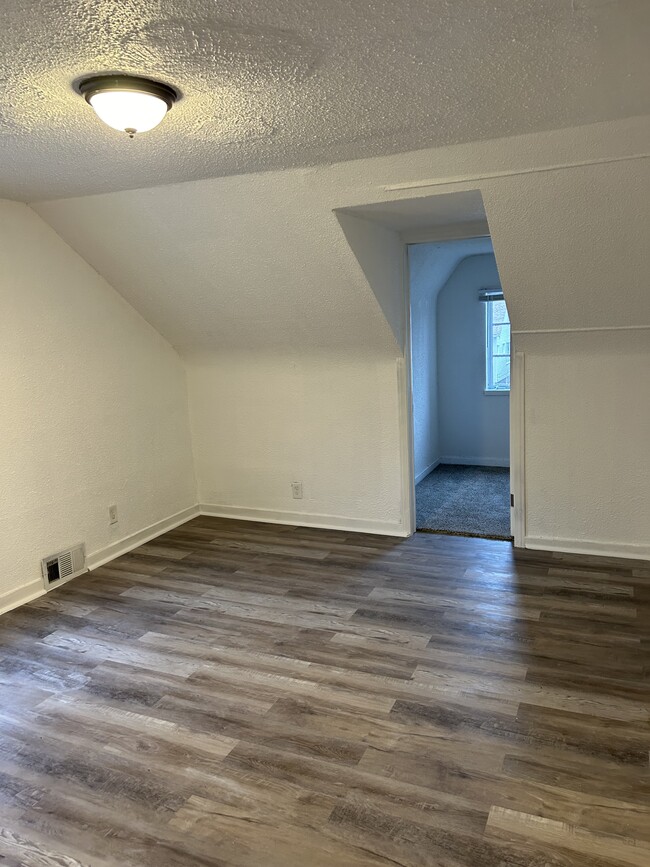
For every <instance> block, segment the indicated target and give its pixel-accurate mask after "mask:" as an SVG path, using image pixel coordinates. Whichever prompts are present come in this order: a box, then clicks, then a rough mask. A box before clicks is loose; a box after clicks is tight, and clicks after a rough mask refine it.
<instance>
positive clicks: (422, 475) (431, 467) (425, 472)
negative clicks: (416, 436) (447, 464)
mask: <svg viewBox="0 0 650 867" xmlns="http://www.w3.org/2000/svg"><path fill="white" fill-rule="evenodd" d="M439 464H440V461H434V462H433V463H432V464H429V466H428V467H426V468H425V469H423V470H422V472H421V473H418V474H417V476H416V477H415V484H416V485H418V484H419V483H420V482H421V481H422V479H426V477H427V476H428V475H429V473H432V472H433V471H434V470H435V468H436V467H437V466H438V465H439Z"/></svg>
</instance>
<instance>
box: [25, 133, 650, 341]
mask: <svg viewBox="0 0 650 867" xmlns="http://www.w3.org/2000/svg"><path fill="white" fill-rule="evenodd" d="M648 128H649V125H648V120H647V119H646V120H645V121H643V122H641V121H635V122H634V123H630V122H625V124H623V125H621V124H618V125H613V126H610V125H605V126H604V127H603V128H600V129H597V128H590V129H589V130H585V129H584V128H583V129H579V130H574V131H564V132H562V133H561V134H560V133H554V134H552V135H550V136H549V137H547V138H541V139H539V138H538V137H522V138H521V139H513V140H506V141H503V140H502V141H499V142H493V143H484V144H483V145H481V146H480V147H477V148H474V149H473V150H472V151H471V153H468V152H466V151H465V150H464V149H463V148H460V149H457V148H452V149H448V150H441V151H429V152H418V153H417V154H404V155H400V156H395V157H388V158H379V159H376V160H365V161H360V162H356V163H346V164H341V165H339V166H332V167H323V168H321V169H317V170H316V169H311V170H305V169H294V170H287V171H283V172H269V173H264V174H258V175H244V176H238V177H230V178H217V179H212V180H208V181H197V182H191V183H187V184H180V185H173V186H166V187H157V188H152V189H148V190H140V191H126V192H118V193H110V194H105V195H100V196H91V197H83V198H77V199H64V200H60V201H53V202H42V203H39V204H37V205H35V206H34V207H35V209H36V210H37V212H38V213H39V214H41V215H42V216H43V217H44V218H45V219H46V220H47V221H48V222H49V223H50V224H51V225H52V226H53V227H54V228H55V230H56V231H57V232H59V234H60V235H61V236H62V237H63V238H64V239H65V240H67V241H68V242H69V243H70V244H71V246H73V247H74V248H75V249H76V250H77V251H78V252H80V253H81V255H82V256H83V257H84V258H85V259H86V260H87V261H88V262H89V263H90V264H91V265H93V267H95V268H96V269H97V270H98V271H99V272H100V273H101V274H102V275H103V276H104V277H105V278H106V279H107V280H108V282H109V283H111V285H112V286H114V287H115V289H117V291H119V292H120V293H121V294H122V295H124V297H125V298H126V299H127V300H128V301H130V302H131V303H132V304H133V306H134V307H135V308H136V309H137V310H139V311H140V312H141V313H142V315H143V316H144V317H145V318H146V319H147V320H148V321H149V322H151V324H152V325H153V326H154V327H155V328H157V329H158V330H159V331H160V333H161V334H163V336H165V337H166V338H167V339H168V340H169V341H170V342H171V343H172V344H173V345H174V346H176V347H177V348H178V349H179V350H180V351H181V352H182V353H185V354H190V353H199V352H205V351H207V352H211V351H222V352H227V351H231V350H233V351H234V350H263V351H266V350H269V351H288V352H291V351H296V352H305V351H312V350H314V351H316V350H319V349H327V350H335V351H338V350H343V349H350V350H357V351H364V352H372V351H377V352H381V353H389V354H391V355H393V356H395V355H396V354H399V351H400V347H401V345H402V341H401V339H400V335H401V329H402V324H401V322H400V321H399V319H398V318H396V317H398V316H399V311H400V309H402V308H400V304H401V303H402V302H403V299H402V296H401V294H400V293H401V287H400V284H399V281H398V279H397V278H396V277H395V274H396V273H397V272H396V271H393V270H392V271H391V273H393V276H392V277H391V278H390V280H389V281H387V282H385V283H383V284H382V289H381V291H378V283H377V280H378V275H379V274H380V268H378V263H379V264H380V259H379V258H377V257H379V255H380V253H379V252H377V251H382V252H381V255H383V253H384V252H385V251H386V250H387V249H388V246H390V249H391V250H392V252H391V257H392V258H391V259H390V261H388V262H387V265H386V267H387V268H390V269H394V266H395V265H396V261H395V257H396V256H398V255H399V252H398V251H399V244H397V240H398V238H397V232H396V231H395V230H393V229H391V228H389V227H387V226H386V225H383V224H381V225H373V224H372V223H371V222H370V221H369V220H367V219H364V220H363V221H361V220H360V221H359V222H363V223H364V225H363V232H362V235H363V238H364V239H365V240H364V241H363V245H364V250H365V251H366V253H368V252H369V251H370V255H371V259H370V260H368V258H367V256H366V255H365V254H364V255H361V256H360V255H358V254H359V247H358V243H356V242H354V241H353V242H352V244H353V246H352V247H351V246H350V240H351V239H350V238H348V237H346V233H345V232H344V231H343V229H342V226H341V224H340V223H339V220H338V219H337V212H338V211H339V210H340V209H344V210H346V209H349V208H351V207H354V206H355V205H357V204H360V203H362V202H364V201H366V202H376V201H377V197H378V196H379V194H380V192H381V184H382V182H383V183H385V182H386V181H392V180H409V179H414V180H415V179H417V178H418V177H427V176H428V177H430V176H431V172H432V168H431V167H432V166H436V167H437V170H438V171H440V172H441V174H443V176H444V175H446V174H448V173H450V172H451V170H452V168H455V171H456V173H458V172H459V171H460V170H461V167H464V169H465V171H466V172H467V173H468V174H471V173H472V172H473V173H474V175H475V176H478V175H480V174H481V172H483V173H485V168H486V167H492V166H494V165H499V162H498V161H501V162H506V164H507V163H509V164H510V165H511V166H512V167H513V170H514V173H513V174H509V175H506V176H503V177H494V178H492V177H487V178H486V179H483V180H480V181H479V182H478V183H479V184H480V193H481V195H482V199H483V201H484V203H485V213H486V215H487V219H488V222H489V228H490V232H491V238H492V242H493V246H494V252H495V255H496V260H497V265H498V268H499V273H500V275H501V280H502V285H503V288H504V292H505V294H506V297H507V299H508V306H509V310H510V315H511V320H512V323H513V328H514V329H515V330H540V329H542V330H543V329H558V328H584V327H587V328H598V327H612V326H617V327H628V326H638V325H640V324H646V325H650V293H649V292H648V281H649V280H650V246H649V245H648V244H647V237H646V234H647V225H648V223H649V222H650V200H649V199H648V196H647V193H646V191H647V189H648V187H649V186H650V159H648V158H647V157H644V156H643V154H639V155H638V156H635V157H634V158H629V154H628V155H626V154H625V151H626V149H628V148H630V147H632V146H633V145H634V144H635V141H636V142H637V143H638V144H641V143H643V142H644V141H647V134H648ZM585 142H586V144H583V143H585ZM587 152H590V153H591V155H592V157H593V158H594V159H596V160H598V161H596V162H593V163H589V164H585V165H577V166H574V167H569V168H566V169H557V170H556V169H553V170H546V169H544V168H543V167H544V165H545V164H551V165H553V164H558V162H561V161H562V159H566V156H564V155H568V156H573V159H576V157H577V156H578V155H579V154H580V153H582V154H585V153H587ZM617 152H619V153H620V156H616V154H617ZM599 154H600V155H599ZM605 154H609V156H607V160H606V161H605V156H604V155H605ZM526 163H528V165H533V166H534V165H537V166H541V167H542V170H539V171H538V170H536V169H535V168H531V169H530V170H525V169H522V168H521V166H522V165H526ZM456 186H458V184H456ZM464 186H465V187H466V188H467V187H468V186H469V182H468V183H466V184H465V185H464ZM471 187H474V182H472V184H471ZM471 187H470V188H471ZM425 192H426V193H427V195H426V196H422V197H420V198H421V201H419V203H418V206H417V215H418V220H419V219H421V216H422V213H423V211H424V206H423V204H422V202H423V201H426V200H429V202H430V203H431V210H432V213H435V214H436V215H437V217H439V218H440V219H442V217H441V216H440V213H441V205H440V201H439V200H440V194H441V193H443V194H444V195H443V196H442V198H444V199H445V200H446V201H447V202H449V203H451V202H453V201H454V198H455V194H454V195H452V194H451V193H450V191H449V188H448V187H444V186H443V187H442V188H441V190H433V191H431V190H430V189H429V188H427V189H426V190H425ZM465 192H467V189H464V190H459V193H465ZM383 195H384V197H385V199H386V200H388V197H389V196H392V197H395V195H396V194H395V193H390V192H384V193H383ZM403 198H407V196H406V195H405V196H403ZM408 198H413V193H412V192H411V193H410V194H409V195H408ZM450 207H451V206H450ZM454 207H455V209H456V212H457V210H458V209H457V207H456V206H454ZM452 210H453V208H452ZM385 215H386V211H385V210H382V222H385ZM398 218H399V221H400V224H401V222H402V221H403V220H404V208H403V207H402V208H400V209H398ZM349 219H352V220H359V218H358V217H351V216H350V217H349ZM357 228H358V227H357ZM387 233H388V234H387ZM348 234H349V233H348ZM386 239H389V240H390V244H387V242H386ZM393 242H395V243H393ZM372 250H374V251H375V253H374V254H373V253H372ZM373 255H374V257H375V258H374V259H372V256H373ZM397 268H399V263H397ZM391 293H392V294H391ZM389 323H390V324H389Z"/></svg>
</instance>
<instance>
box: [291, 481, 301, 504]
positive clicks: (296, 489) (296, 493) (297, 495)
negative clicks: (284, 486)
mask: <svg viewBox="0 0 650 867" xmlns="http://www.w3.org/2000/svg"><path fill="white" fill-rule="evenodd" d="M291 493H292V494H293V498H294V500H302V482H291Z"/></svg>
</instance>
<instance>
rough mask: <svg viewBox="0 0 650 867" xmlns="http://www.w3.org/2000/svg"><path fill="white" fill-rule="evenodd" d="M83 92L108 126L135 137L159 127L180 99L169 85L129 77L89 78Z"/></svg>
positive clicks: (80, 89)
mask: <svg viewBox="0 0 650 867" xmlns="http://www.w3.org/2000/svg"><path fill="white" fill-rule="evenodd" d="M79 92H80V93H81V94H82V95H83V96H84V97H85V98H86V102H88V103H89V105H91V106H92V108H93V109H94V111H95V113H96V114H97V116H98V117H99V118H100V119H101V120H103V121H104V123H105V124H107V126H110V127H112V128H113V129H116V130H118V131H119V132H126V133H127V134H128V135H129V136H130V137H131V138H133V137H134V135H135V134H136V133H140V132H147V131H148V130H150V129H153V128H154V127H156V126H158V124H159V123H160V122H161V120H162V119H163V118H164V117H165V115H166V114H167V112H168V111H169V109H170V108H171V107H172V105H173V104H174V102H175V101H176V98H177V97H176V93H175V91H174V90H172V88H171V87H168V86H167V85H166V84H160V83H159V82H157V81H150V80H149V79H147V78H136V77H133V76H127V75H97V76H94V77H93V78H88V79H86V80H85V81H83V82H81V84H80V86H79Z"/></svg>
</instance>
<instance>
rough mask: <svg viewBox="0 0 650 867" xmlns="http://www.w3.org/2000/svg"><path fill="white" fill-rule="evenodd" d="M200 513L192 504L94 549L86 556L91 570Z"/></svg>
mask: <svg viewBox="0 0 650 867" xmlns="http://www.w3.org/2000/svg"><path fill="white" fill-rule="evenodd" d="M200 514H201V513H200V511H199V507H198V506H190V507H189V508H188V509H183V510H182V511H181V512H176V514H175V515H170V516H169V518H163V520H162V521H157V522H156V523H155V524H150V525H149V526H148V527H144V528H143V529H142V530H138V532H137V533H133V534H131V535H130V536H126V537H125V538H124V539H120V540H119V541H118V542H113V544H112V545H107V546H106V547H105V548H100V549H99V551H94V552H93V553H92V554H88V556H87V557H86V565H87V566H88V569H90V570H91V571H92V570H93V569H98V568H99V567H100V566H104V565H105V564H106V563H109V562H110V561H111V560H115V558H116V557H121V556H122V554H128V552H129V551H133V549H134V548H137V547H139V546H140V545H144V543H145V542H150V541H151V540H152V539H155V538H156V537H157V536H161V535H162V534H163V533H167V532H168V531H169V530H173V529H175V528H176V527H180V525H181V524H185V522H186V521H191V520H192V518H196V517H197V516H198V515H200Z"/></svg>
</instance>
